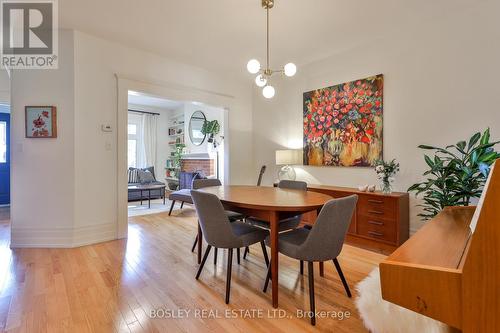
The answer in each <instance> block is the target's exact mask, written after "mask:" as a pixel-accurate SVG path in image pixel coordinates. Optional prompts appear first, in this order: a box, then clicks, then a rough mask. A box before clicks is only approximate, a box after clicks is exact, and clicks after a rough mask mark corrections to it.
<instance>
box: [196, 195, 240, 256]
mask: <svg viewBox="0 0 500 333" xmlns="http://www.w3.org/2000/svg"><path fill="white" fill-rule="evenodd" d="M191 197H192V198H193V203H194V206H195V208H196V213H197V214H198V220H199V222H200V226H201V230H202V232H203V237H204V238H205V240H206V241H207V243H208V245H211V246H214V247H217V248H230V247H237V246H235V244H239V242H240V241H239V239H238V238H237V237H236V235H234V233H233V229H232V227H231V224H230V222H229V219H228V217H227V215H226V213H225V211H224V207H223V206H222V203H221V202H220V200H219V198H218V197H217V196H216V195H214V194H211V193H206V192H202V191H196V190H191Z"/></svg>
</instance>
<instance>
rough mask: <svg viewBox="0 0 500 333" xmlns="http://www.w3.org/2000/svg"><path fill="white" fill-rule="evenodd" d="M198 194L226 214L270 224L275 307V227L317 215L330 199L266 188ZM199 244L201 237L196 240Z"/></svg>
mask: <svg viewBox="0 0 500 333" xmlns="http://www.w3.org/2000/svg"><path fill="white" fill-rule="evenodd" d="M201 191H204V192H208V193H212V194H215V195H216V196H217V197H218V198H219V199H220V201H221V202H222V204H223V206H224V208H225V209H227V210H232V211H236V212H239V213H242V214H244V215H247V216H255V217H256V218H259V219H261V220H264V221H269V223H270V227H271V228H270V240H271V277H272V299H273V307H275V308H276V307H278V224H279V221H280V220H283V219H285V218H287V217H291V216H296V215H299V214H302V213H306V212H310V211H318V210H320V209H321V207H323V205H324V204H325V203H326V202H327V201H328V200H330V199H332V197H331V196H329V195H325V194H322V193H315V192H309V191H306V192H304V191H298V190H290V189H281V188H274V187H265V186H214V187H206V188H203V189H201ZM198 241H199V242H200V241H201V237H200V238H199V239H198Z"/></svg>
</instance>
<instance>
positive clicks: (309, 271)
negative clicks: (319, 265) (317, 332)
mask: <svg viewBox="0 0 500 333" xmlns="http://www.w3.org/2000/svg"><path fill="white" fill-rule="evenodd" d="M307 274H308V276H309V303H310V305H311V325H313V326H314V325H316V315H315V312H316V305H315V303H314V265H313V262H312V261H308V262H307Z"/></svg>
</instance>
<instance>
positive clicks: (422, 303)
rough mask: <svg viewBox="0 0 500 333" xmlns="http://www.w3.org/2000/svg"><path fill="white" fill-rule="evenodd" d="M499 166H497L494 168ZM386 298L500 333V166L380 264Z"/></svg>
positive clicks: (467, 328)
mask: <svg viewBox="0 0 500 333" xmlns="http://www.w3.org/2000/svg"><path fill="white" fill-rule="evenodd" d="M496 164H497V163H496ZM380 279H381V288H382V297H383V298H384V299H385V300H387V301H389V302H392V303H395V304H398V305H400V306H403V307H405V308H408V309H410V310H413V311H415V312H418V313H421V314H423V315H425V316H428V317H431V318H434V319H436V320H439V321H441V322H443V323H445V324H448V325H449V326H451V327H453V328H455V329H458V330H461V331H463V332H500V316H499V314H500V166H496V167H494V168H493V169H492V171H491V173H490V177H489V180H488V183H487V185H486V186H485V190H484V191H483V196H482V198H481V200H480V202H479V204H478V207H477V209H476V208H475V207H448V208H446V209H444V210H443V211H442V212H441V213H440V214H439V215H438V216H436V217H435V218H434V219H432V220H431V221H429V222H427V223H426V224H425V225H424V226H423V227H422V228H421V229H420V230H419V231H418V232H417V233H416V234H415V235H414V236H413V237H411V238H410V239H409V240H408V241H407V242H406V243H404V244H403V245H402V246H401V247H400V248H398V249H397V250H396V251H395V252H394V253H393V254H392V255H391V256H389V257H388V258H387V259H386V260H385V261H383V262H382V263H381V264H380Z"/></svg>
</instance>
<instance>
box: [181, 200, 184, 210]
mask: <svg viewBox="0 0 500 333" xmlns="http://www.w3.org/2000/svg"><path fill="white" fill-rule="evenodd" d="M182 207H184V201H182V202H181V209H182Z"/></svg>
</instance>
